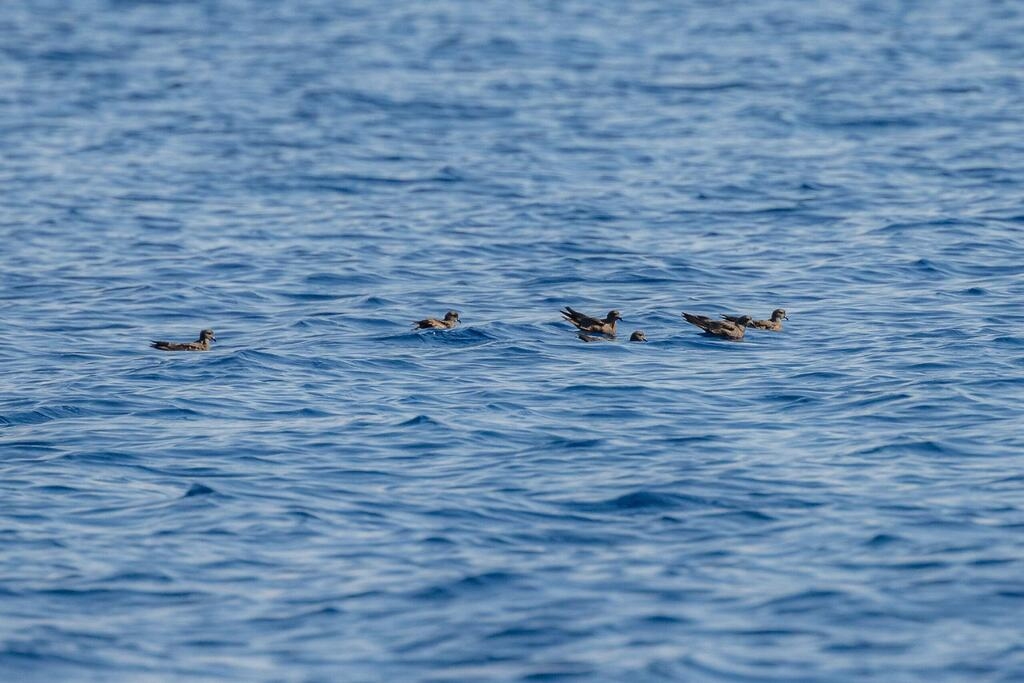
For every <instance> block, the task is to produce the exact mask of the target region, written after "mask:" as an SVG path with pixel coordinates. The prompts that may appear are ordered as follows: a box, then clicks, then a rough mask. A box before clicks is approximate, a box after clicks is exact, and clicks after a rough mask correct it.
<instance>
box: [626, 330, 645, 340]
mask: <svg viewBox="0 0 1024 683" xmlns="http://www.w3.org/2000/svg"><path fill="white" fill-rule="evenodd" d="M629 341H635V342H645V341H647V335H646V334H644V331H643V330H637V331H635V332H634V333H633V334H631V335H629Z"/></svg>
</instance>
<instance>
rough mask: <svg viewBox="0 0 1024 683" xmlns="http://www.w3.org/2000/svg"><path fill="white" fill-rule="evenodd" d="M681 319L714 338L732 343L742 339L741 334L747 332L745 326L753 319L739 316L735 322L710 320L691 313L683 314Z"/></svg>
mask: <svg viewBox="0 0 1024 683" xmlns="http://www.w3.org/2000/svg"><path fill="white" fill-rule="evenodd" d="M683 317H684V318H686V322H688V323H690V324H691V325H696V326H697V327H699V328H700V329H702V330H704V331H705V332H706V333H708V334H713V335H714V336H716V337H721V338H722V339H730V340H732V341H739V340H741V339H743V334H744V333H745V332H746V331H747V325H749V324H750V323H752V322H753V318H751V317H750V316H749V315H744V316H741V317H739V318H737V319H736V320H735V321H732V320H712V319H711V318H709V317H707V316H704V315H693V314H692V313H685V312H684V313H683Z"/></svg>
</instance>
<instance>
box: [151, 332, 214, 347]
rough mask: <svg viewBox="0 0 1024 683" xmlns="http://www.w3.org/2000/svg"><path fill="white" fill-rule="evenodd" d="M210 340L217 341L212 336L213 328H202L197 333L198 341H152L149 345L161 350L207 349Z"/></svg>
mask: <svg viewBox="0 0 1024 683" xmlns="http://www.w3.org/2000/svg"><path fill="white" fill-rule="evenodd" d="M212 341H217V338H216V337H214V336H213V330H203V331H202V332H200V333H199V341H194V342H184V343H178V342H168V341H154V342H150V346H152V347H153V348H154V349H160V350H161V351H209V350H210V342H212Z"/></svg>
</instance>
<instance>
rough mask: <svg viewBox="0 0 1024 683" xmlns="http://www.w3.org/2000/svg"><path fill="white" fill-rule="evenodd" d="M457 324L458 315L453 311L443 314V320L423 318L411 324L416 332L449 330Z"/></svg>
mask: <svg viewBox="0 0 1024 683" xmlns="http://www.w3.org/2000/svg"><path fill="white" fill-rule="evenodd" d="M458 324H459V314H458V313H456V312H455V311H448V312H447V313H445V314H444V320H438V319H437V318H424V319H423V320H417V321H416V322H414V323H413V327H414V328H416V329H418V330H450V329H452V328H453V327H455V326H456V325H458Z"/></svg>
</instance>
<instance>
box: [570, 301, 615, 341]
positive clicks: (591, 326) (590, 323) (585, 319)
mask: <svg viewBox="0 0 1024 683" xmlns="http://www.w3.org/2000/svg"><path fill="white" fill-rule="evenodd" d="M560 313H561V314H562V317H564V318H565V319H566V320H568V321H569V322H570V323H572V324H573V325H575V326H576V327H577V328H578V329H579V330H580V331H581V332H595V333H597V334H606V335H608V336H609V337H614V336H615V323H616V322H618V321H619V320H622V315H620V314H619V312H618V311H608V315H607V316H606V317H605V319H604V320H601V319H600V318H592V317H590V316H589V315H587V314H586V313H580V312H579V311H574V310H573V309H571V308H569V307H568V306H566V307H565V310H564V311H560Z"/></svg>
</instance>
